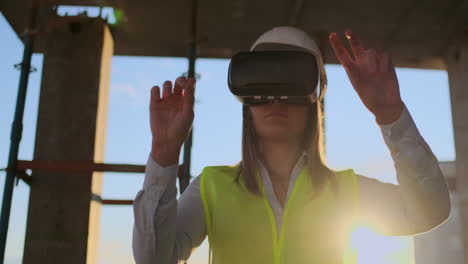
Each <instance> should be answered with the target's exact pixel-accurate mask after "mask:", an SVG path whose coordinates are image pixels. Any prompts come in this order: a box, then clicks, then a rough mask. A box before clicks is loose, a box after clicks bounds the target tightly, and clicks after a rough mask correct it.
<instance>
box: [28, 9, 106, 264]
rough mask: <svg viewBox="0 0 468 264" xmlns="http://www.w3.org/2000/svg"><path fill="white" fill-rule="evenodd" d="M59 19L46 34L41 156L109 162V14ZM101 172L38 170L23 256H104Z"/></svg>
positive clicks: (61, 259)
mask: <svg viewBox="0 0 468 264" xmlns="http://www.w3.org/2000/svg"><path fill="white" fill-rule="evenodd" d="M72 19H73V21H71V20H72ZM57 22H58V23H56V24H55V27H54V28H53V31H52V32H51V33H49V34H48V35H47V36H46V37H45V39H46V42H45V47H46V48H45V52H44V65H43V73H42V84H41V93H40V103H39V112H38V120H37V131H36V142H35V149H34V159H38V160H88V161H95V162H103V161H104V143H105V135H106V133H105V132H106V122H107V108H108V95H109V77H110V64H111V59H112V54H113V39H112V36H111V34H110V32H109V28H108V26H107V24H106V23H105V21H103V20H102V19H96V18H79V19H78V18H70V17H69V18H59V20H58V21H57ZM101 174H102V173H68V172H67V173H51V172H45V171H34V172H33V174H32V184H31V192H30V198H29V199H30V200H29V210H28V219H27V228H26V242H25V249H24V257H23V263H25V264H30V263H48V264H53V263H57V264H58V263H60V264H62V263H67V264H74V263H80V264H83V263H88V264H93V263H96V262H97V247H98V234H99V221H100V204H99V203H97V202H95V201H91V194H92V193H95V194H98V195H100V193H101V185H102V175H101Z"/></svg>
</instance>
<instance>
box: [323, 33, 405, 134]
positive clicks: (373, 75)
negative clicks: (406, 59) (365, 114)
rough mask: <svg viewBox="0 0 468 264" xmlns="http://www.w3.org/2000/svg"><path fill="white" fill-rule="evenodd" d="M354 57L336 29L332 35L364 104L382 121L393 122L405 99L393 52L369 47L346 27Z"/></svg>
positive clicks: (382, 122) (337, 53) (335, 48)
mask: <svg viewBox="0 0 468 264" xmlns="http://www.w3.org/2000/svg"><path fill="white" fill-rule="evenodd" d="M345 33H346V37H347V38H348V40H349V43H350V45H351V49H352V51H353V54H354V59H353V58H352V57H351V56H350V55H349V54H348V51H347V50H346V48H345V47H344V46H343V43H342V42H341V40H340V39H339V37H338V35H337V34H336V32H332V33H331V34H330V35H329V38H330V42H331V45H332V47H333V50H334V51H335V54H336V56H337V57H338V60H339V61H340V63H341V64H342V65H343V67H344V68H345V70H346V73H347V74H348V77H349V80H350V81H351V84H352V85H353V87H354V90H356V92H357V93H358V95H359V97H360V98H361V100H362V102H363V103H364V105H365V106H366V107H367V109H369V111H371V112H372V113H373V114H374V116H375V119H376V121H377V123H378V124H380V125H383V124H389V123H392V122H394V121H396V120H398V118H399V117H400V115H401V113H402V111H403V108H404V103H403V101H402V100H401V97H400V88H399V85H398V79H397V76H396V72H395V67H394V66H393V64H392V62H391V59H390V56H389V55H388V54H387V53H386V52H384V51H377V50H376V49H374V48H369V49H366V48H365V47H364V46H363V44H362V43H361V41H360V40H359V39H358V38H357V37H356V35H355V34H354V33H353V32H352V31H351V30H350V29H348V30H346V32H345Z"/></svg>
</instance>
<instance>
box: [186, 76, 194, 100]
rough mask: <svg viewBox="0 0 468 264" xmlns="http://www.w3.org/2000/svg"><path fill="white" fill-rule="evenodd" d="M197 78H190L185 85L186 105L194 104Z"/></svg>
mask: <svg viewBox="0 0 468 264" xmlns="http://www.w3.org/2000/svg"><path fill="white" fill-rule="evenodd" d="M195 85H196V84H195V79H194V78H189V79H188V80H187V81H186V82H185V85H184V105H187V106H193V103H194V101H195Z"/></svg>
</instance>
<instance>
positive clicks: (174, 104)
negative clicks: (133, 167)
mask: <svg viewBox="0 0 468 264" xmlns="http://www.w3.org/2000/svg"><path fill="white" fill-rule="evenodd" d="M194 95H195V79H194V78H188V80H187V78H185V77H183V76H180V77H178V78H177V79H176V81H175V84H174V90H172V82H171V81H165V82H164V84H163V91H162V96H160V88H159V86H154V87H153V88H151V101H150V126H151V133H152V136H153V141H152V146H151V156H152V157H153V159H154V160H155V161H156V162H157V163H158V164H160V165H162V166H169V165H172V164H174V163H177V162H178V161H179V155H180V150H181V147H182V145H183V143H184V141H185V139H186V138H187V136H188V134H189V133H190V130H191V129H192V123H193V118H194V111H193V105H194V101H195V99H194V97H195V96H194Z"/></svg>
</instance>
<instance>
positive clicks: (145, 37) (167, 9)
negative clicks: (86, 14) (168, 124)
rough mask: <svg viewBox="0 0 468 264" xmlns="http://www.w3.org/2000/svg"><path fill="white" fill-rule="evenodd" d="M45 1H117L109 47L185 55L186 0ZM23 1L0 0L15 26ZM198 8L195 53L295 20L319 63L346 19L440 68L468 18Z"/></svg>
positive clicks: (217, 54) (330, 7)
mask: <svg viewBox="0 0 468 264" xmlns="http://www.w3.org/2000/svg"><path fill="white" fill-rule="evenodd" d="M43 2H44V1H43ZM48 2H49V3H50V2H53V3H55V4H58V5H80V6H114V7H116V8H120V9H121V10H122V11H123V22H122V23H121V24H119V25H117V26H114V27H113V30H112V32H113V36H114V41H115V55H133V56H171V57H185V56H187V55H188V46H189V43H190V32H191V30H190V28H191V10H192V3H193V2H192V1H191V0H153V1H138V3H137V2H135V1H130V0H120V1H117V0H115V1H97V0H85V1H73V0H58V1H48ZM29 6H30V0H15V1H12V0H0V10H1V11H2V13H3V15H4V16H5V17H6V18H7V20H8V22H9V23H10V24H11V25H12V27H13V28H14V30H15V31H16V32H17V33H18V34H19V33H21V32H23V31H24V28H25V26H26V23H27V18H28V14H29V9H28V7H29ZM197 11H198V18H197V32H198V34H197V41H198V44H199V52H198V56H199V57H208V58H230V57H231V56H232V55H233V54H234V53H236V52H238V51H242V50H243V51H245V50H248V49H249V47H250V45H251V44H252V43H253V42H254V41H255V39H256V38H257V37H258V36H259V35H260V34H261V33H263V32H264V31H266V30H268V29H270V28H272V27H274V26H279V25H294V26H297V27H299V28H301V29H303V30H305V31H307V32H308V33H309V34H311V35H312V36H313V37H315V38H316V40H317V41H318V42H319V45H320V46H321V48H322V50H323V51H324V59H325V62H326V63H328V64H336V63H337V59H336V57H335V55H334V53H333V51H332V48H331V46H330V44H329V42H328V33H329V32H331V31H336V32H339V33H341V34H343V30H344V29H345V28H347V27H349V28H351V29H353V30H354V31H355V32H356V33H357V34H358V36H360V37H361V39H362V40H363V42H364V43H365V44H366V45H367V46H369V47H380V48H384V49H386V50H388V51H389V52H390V53H391V54H392V58H393V61H394V63H395V64H396V65H397V66H399V67H412V68H425V69H445V68H446V66H445V63H444V60H443V56H444V55H445V53H446V51H447V48H448V46H450V45H454V44H456V43H457V41H459V39H460V38H461V37H462V36H463V34H466V30H465V28H466V26H467V24H468V21H467V17H468V15H467V14H468V4H467V3H466V1H463V0H426V1H424V0H411V1H408V0H395V1H375V0H357V1H347V0H315V1H305V0H198V8H197ZM42 20H44V18H42ZM42 22H43V21H42ZM342 37H343V40H345V39H344V35H342ZM41 38H42V39H44V34H42V35H41V37H40V38H39V41H38V44H37V45H36V52H41V51H42V50H41V47H42V45H41V43H42V42H41Z"/></svg>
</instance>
